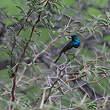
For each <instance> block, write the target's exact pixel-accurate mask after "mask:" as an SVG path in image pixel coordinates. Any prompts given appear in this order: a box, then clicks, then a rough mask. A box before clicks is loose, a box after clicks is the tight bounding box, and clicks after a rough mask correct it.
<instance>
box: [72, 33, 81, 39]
mask: <svg viewBox="0 0 110 110" xmlns="http://www.w3.org/2000/svg"><path fill="white" fill-rule="evenodd" d="M78 36H79V34H76V33H75V34H72V35H71V37H72V39H75V38H78Z"/></svg>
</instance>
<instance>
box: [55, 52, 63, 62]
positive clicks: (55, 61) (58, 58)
mask: <svg viewBox="0 0 110 110" xmlns="http://www.w3.org/2000/svg"><path fill="white" fill-rule="evenodd" d="M61 55H62V52H60V54H59V56H58V58H57V59H56V60H55V61H54V63H57V61H58V60H59V58H60V57H61Z"/></svg>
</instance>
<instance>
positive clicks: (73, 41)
mask: <svg viewBox="0 0 110 110" xmlns="http://www.w3.org/2000/svg"><path fill="white" fill-rule="evenodd" d="M78 36H79V35H78V34H73V35H72V36H71V40H70V41H69V42H68V43H67V44H66V45H65V46H64V48H63V49H62V50H61V51H60V53H59V56H58V58H57V59H56V60H55V63H56V62H57V61H58V60H59V58H60V56H61V55H62V53H65V52H66V51H67V50H69V49H71V48H73V47H74V48H78V47H79V45H80V40H79V39H78Z"/></svg>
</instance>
